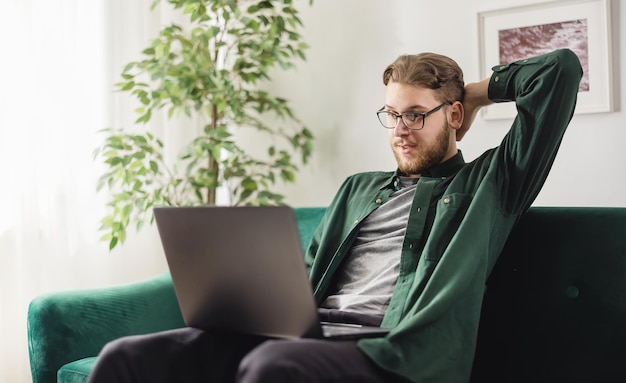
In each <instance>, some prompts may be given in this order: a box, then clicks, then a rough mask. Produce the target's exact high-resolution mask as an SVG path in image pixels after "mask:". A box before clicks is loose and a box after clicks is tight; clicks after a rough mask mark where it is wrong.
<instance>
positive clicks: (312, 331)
mask: <svg viewBox="0 0 626 383" xmlns="http://www.w3.org/2000/svg"><path fill="white" fill-rule="evenodd" d="M154 216H155V219H156V223H157V228H158V231H159V235H160V237H161V242H162V244H163V250H164V252H165V257H166V259H167V263H168V266H169V269H170V274H171V276H172V282H173V285H174V290H175V292H176V297H177V299H178V304H179V306H180V309H181V313H182V316H183V319H184V321H185V324H186V325H187V326H190V327H197V328H202V329H223V330H229V331H236V332H241V333H249V334H256V335H263V336H268V337H273V338H301V337H306V338H332V339H359V338H366V337H380V336H384V335H385V334H387V333H388V330H387V329H383V328H379V327H371V326H361V325H355V324H343V323H326V322H324V323H322V322H320V320H319V317H318V314H317V309H316V304H315V300H314V298H313V293H312V289H311V283H310V281H309V279H308V276H307V271H306V267H305V264H304V254H303V252H302V246H301V243H300V236H299V233H298V228H297V224H296V219H295V216H294V213H293V210H292V209H291V208H290V207H288V206H263V207H224V206H211V207H209V206H201V207H198V206H196V207H156V208H154Z"/></svg>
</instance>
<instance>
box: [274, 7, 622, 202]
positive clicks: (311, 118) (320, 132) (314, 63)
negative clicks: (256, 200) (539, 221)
mask: <svg viewBox="0 0 626 383" xmlns="http://www.w3.org/2000/svg"><path fill="white" fill-rule="evenodd" d="M533 3H536V1H524V0H482V1H466V0H440V1H423V0H422V1H409V0H368V1H363V0H341V1H337V0H315V2H314V4H313V6H312V7H309V6H308V2H304V1H303V2H302V4H301V5H300V7H299V9H300V10H301V13H302V19H303V22H304V25H305V26H306V28H305V30H304V38H305V40H306V41H307V43H309V45H310V46H311V48H310V49H309V51H308V59H307V61H306V62H305V63H299V64H298V67H297V69H296V70H293V71H290V72H287V73H285V72H279V73H276V74H275V75H274V77H273V79H274V82H273V84H272V86H271V89H272V90H273V91H275V92H278V93H280V94H281V95H283V96H285V97H287V98H288V99H289V100H290V101H291V103H292V104H291V105H292V106H293V108H294V109H295V112H296V115H297V116H299V117H300V118H301V119H302V120H303V121H304V122H305V123H306V124H307V126H308V127H309V128H310V129H311V130H312V131H313V132H314V134H315V136H316V146H315V155H314V158H313V160H312V162H311V163H310V164H309V165H307V166H306V167H303V168H302V170H301V172H300V173H299V175H298V177H297V184H296V185H289V186H287V187H285V188H284V189H283V190H284V193H286V195H287V197H288V203H290V204H292V205H294V206H318V205H326V204H328V202H329V201H330V199H331V198H332V196H333V195H334V193H335V191H336V190H337V188H338V187H339V185H340V183H341V182H342V181H343V179H344V178H345V177H346V176H348V175H350V174H352V173H355V172H359V171H367V170H392V169H395V162H394V160H393V156H392V154H391V151H390V149H389V147H388V141H387V133H386V132H385V131H384V129H382V128H381V127H380V126H379V123H378V121H377V120H376V117H375V115H374V112H375V111H376V110H377V109H378V108H379V107H380V106H381V105H382V104H383V101H384V86H383V85H382V80H381V75H382V71H383V70H384V68H385V67H386V65H387V64H389V63H390V62H391V61H393V60H394V59H395V58H396V57H397V56H398V55H400V54H403V53H418V52H421V51H433V52H437V53H442V54H445V55H448V56H450V57H452V58H454V59H455V60H456V61H457V62H458V63H459V65H460V66H461V67H462V68H463V70H464V72H465V80H466V82H469V81H476V80H479V79H480V78H479V53H478V36H477V35H478V32H477V31H478V27H477V13H478V12H481V11H488V10H494V9H502V8H508V7H513V6H519V5H528V4H533ZM619 3H620V1H613V4H612V6H613V20H612V21H613V46H614V56H615V57H614V62H615V64H614V67H615V68H614V70H615V76H614V79H615V83H614V84H615V87H616V93H617V96H618V97H617V100H616V110H618V111H617V112H613V113H599V114H582V115H575V116H574V119H573V120H572V122H571V124H570V128H569V131H568V133H567V134H566V136H565V139H564V142H563V145H562V148H561V151H560V153H559V155H558V157H557V160H556V162H555V164H554V167H553V169H552V172H551V175H550V176H549V178H548V180H547V182H546V185H545V187H544V189H543V191H542V192H541V194H540V195H539V197H538V198H537V200H536V202H535V205H560V206H570V205H571V206H626V179H625V178H624V177H623V174H624V171H623V169H622V168H623V166H624V164H626V154H625V152H624V151H623V150H621V148H622V146H623V142H624V141H626V114H625V112H623V110H624V102H623V97H621V99H620V97H619V95H620V89H626V76H624V75H623V72H624V67H625V65H626V64H624V63H625V62H626V60H625V57H626V56H625V55H626V30H625V29H624V28H623V27H621V26H620V24H621V22H623V21H624V20H626V7H624V6H623V4H619ZM508 126H509V122H507V121H505V120H497V121H494V120H489V121H487V120H484V119H482V118H480V117H479V118H478V119H477V120H476V122H475V123H474V126H473V127H472V130H471V131H470V133H468V135H467V136H466V138H465V139H464V140H463V141H462V142H460V143H459V147H460V149H461V150H462V151H463V153H464V156H465V159H466V160H467V161H469V160H472V159H473V158H475V157H476V156H478V155H479V154H480V153H482V152H483V151H484V150H485V149H487V148H490V147H492V146H495V145H497V144H498V143H499V141H500V139H501V138H502V136H503V135H504V133H505V132H506V131H507V129H508Z"/></svg>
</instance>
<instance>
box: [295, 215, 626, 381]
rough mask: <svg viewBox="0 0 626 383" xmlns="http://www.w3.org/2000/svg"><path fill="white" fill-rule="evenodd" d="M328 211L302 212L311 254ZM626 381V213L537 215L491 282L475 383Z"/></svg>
mask: <svg viewBox="0 0 626 383" xmlns="http://www.w3.org/2000/svg"><path fill="white" fill-rule="evenodd" d="M323 213H324V208H297V209H295V214H296V217H297V218H298V225H299V229H300V235H301V238H302V242H303V246H305V247H306V245H307V244H308V242H309V240H310V238H311V236H312V235H313V231H314V230H315V227H316V226H317V224H318V222H319V220H320V219H321V217H322V215H323ZM624 381H626V208H597V207H532V208H531V209H530V210H529V211H528V213H527V214H526V215H525V216H524V217H523V218H522V219H521V220H520V222H519V224H518V225H517V226H516V228H515V230H513V232H512V233H511V235H510V237H509V240H508V241H507V244H506V246H505V248H504V250H503V252H502V254H501V255H500V258H499V260H498V262H497V263H496V265H495V267H494V269H493V271H492V273H491V276H490V277H489V280H488V281H487V292H486V295H485V300H484V304H483V311H482V316H481V324H480V329H479V334H478V345H477V350H476V357H475V361H474V369H473V373H472V382H473V383H491V382H494V383H495V382H497V383H518V382H519V383H522V382H524V383H541V382H551V383H554V382H567V383H589V382H594V383H595V382H624Z"/></svg>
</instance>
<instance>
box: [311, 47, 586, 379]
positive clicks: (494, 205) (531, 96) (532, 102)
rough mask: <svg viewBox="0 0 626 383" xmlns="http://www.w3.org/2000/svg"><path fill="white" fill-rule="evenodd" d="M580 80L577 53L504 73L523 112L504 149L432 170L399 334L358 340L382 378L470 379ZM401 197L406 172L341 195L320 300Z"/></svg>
mask: <svg viewBox="0 0 626 383" xmlns="http://www.w3.org/2000/svg"><path fill="white" fill-rule="evenodd" d="M581 75H582V69H581V66H580V62H579V61H578V58H577V57H576V55H575V54H574V53H572V52H571V51H570V50H558V51H555V52H552V53H549V54H545V55H542V56H538V57H535V58H530V59H527V60H521V61H518V62H515V63H511V64H508V65H500V66H497V67H494V68H493V74H492V76H491V79H490V82H489V98H490V99H491V100H493V101H496V102H502V101H515V103H516V106H517V110H518V115H517V117H516V118H515V120H514V121H513V124H512V126H511V129H510V130H509V131H508V133H507V134H506V136H505V137H504V139H503V140H502V143H501V144H500V145H499V146H498V147H496V148H494V149H491V150H488V151H487V152H485V153H484V154H483V155H481V156H480V157H479V158H477V159H476V160H474V161H472V162H470V163H465V161H464V160H463V157H462V155H461V153H460V152H459V153H458V154H457V155H456V156H455V157H453V158H452V159H450V160H448V161H446V162H444V163H442V164H439V165H437V166H433V167H432V168H431V169H429V170H428V171H425V172H423V173H422V175H421V178H420V180H419V182H418V183H417V188H416V191H415V197H414V200H413V204H412V207H411V212H410V214H409V220H408V223H407V230H406V235H405V239H404V243H403V246H402V253H401V263H400V274H399V277H398V281H397V284H396V287H395V290H394V293H393V296H392V298H391V302H390V304H389V308H388V309H387V312H386V315H385V317H384V319H383V323H382V326H383V327H389V328H391V329H392V330H391V332H390V333H389V335H387V336H386V337H384V338H375V339H363V340H360V341H359V343H358V345H359V347H360V349H361V350H362V351H363V352H364V353H365V354H367V355H368V356H369V357H370V358H371V359H372V360H373V361H374V362H375V363H376V364H378V365H379V366H381V367H382V368H383V369H386V370H388V371H391V372H394V373H395V374H397V375H399V376H401V377H405V378H408V379H409V380H410V381H413V382H442V383H455V382H468V381H469V379H470V373H471V368H472V362H473V358H474V350H475V346H476V335H477V332H478V321H479V317H480V310H481V304H482V300H483V294H484V292H485V282H486V280H487V277H488V275H489V273H490V271H491V269H492V268H493V266H494V264H495V262H496V260H497V258H498V255H499V254H500V252H501V250H502V248H503V246H504V244H505V242H506V239H507V237H508V235H509V233H510V232H511V230H512V228H513V227H514V225H515V224H516V222H517V221H518V220H519V218H520V216H521V215H522V214H523V213H524V212H525V211H526V210H527V209H528V207H529V206H530V205H531V203H532V202H533V200H534V199H535V197H536V196H537V194H538V193H539V190H540V189H541V186H542V185H543V183H544V181H545V179H546V177H547V175H548V172H549V170H550V168H551V166H552V163H553V161H554V158H555V156H556V153H557V150H558V147H559V145H560V143H561V139H562V137H563V134H564V132H565V129H566V128H567V125H568V124H569V121H570V119H571V117H572V115H573V112H574V107H575V104H576V97H577V93H578V84H579V82H580V79H581ZM398 188H399V180H398V172H397V171H396V172H369V173H360V174H356V175H353V176H351V177H349V178H348V179H347V180H346V181H345V182H344V183H343V185H342V186H341V187H340V189H339V191H338V192H337V195H336V196H335V198H334V199H333V201H332V202H331V204H330V205H329V206H328V209H327V211H326V215H325V216H324V218H323V220H322V222H321V223H320V226H319V227H318V229H317V231H316V233H315V235H314V237H313V239H312V241H311V245H310V247H309V249H308V251H307V254H306V262H307V266H308V267H309V272H310V278H311V282H312V284H313V288H314V291H315V296H316V299H317V301H318V303H319V302H321V301H322V300H323V299H324V298H325V297H326V296H327V294H329V293H330V292H331V291H329V287H330V286H332V282H333V278H334V277H335V276H336V274H337V272H338V270H339V269H340V267H341V264H342V261H343V260H344V258H345V256H346V254H347V253H348V250H349V249H350V246H351V244H352V241H353V239H354V237H355V235H356V234H357V232H358V230H359V225H360V223H361V222H362V221H363V219H364V218H365V217H367V216H368V214H370V213H371V212H372V211H373V210H375V209H376V208H377V207H379V206H380V205H382V204H384V203H385V202H386V201H387V200H388V198H389V195H390V194H391V193H393V192H394V191H395V190H397V189H398Z"/></svg>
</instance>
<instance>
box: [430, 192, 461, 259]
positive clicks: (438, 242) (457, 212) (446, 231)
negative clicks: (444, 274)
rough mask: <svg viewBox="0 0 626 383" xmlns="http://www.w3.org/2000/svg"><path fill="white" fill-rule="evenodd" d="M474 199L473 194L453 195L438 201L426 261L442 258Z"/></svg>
mask: <svg viewBox="0 0 626 383" xmlns="http://www.w3.org/2000/svg"><path fill="white" fill-rule="evenodd" d="M472 198H473V195H472V194H461V193H452V194H444V195H443V196H442V197H441V199H439V201H437V208H436V210H435V219H434V222H433V227H432V231H431V233H430V236H429V238H428V240H427V242H426V248H425V251H426V254H425V256H426V260H429V261H437V260H439V259H440V258H441V256H442V255H443V253H444V252H445V250H446V248H447V247H448V244H449V243H450V241H451V240H452V237H454V235H455V234H456V232H457V230H458V228H459V226H460V225H461V222H462V221H463V218H465V213H467V209H468V208H469V205H470V203H471V202H472Z"/></svg>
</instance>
